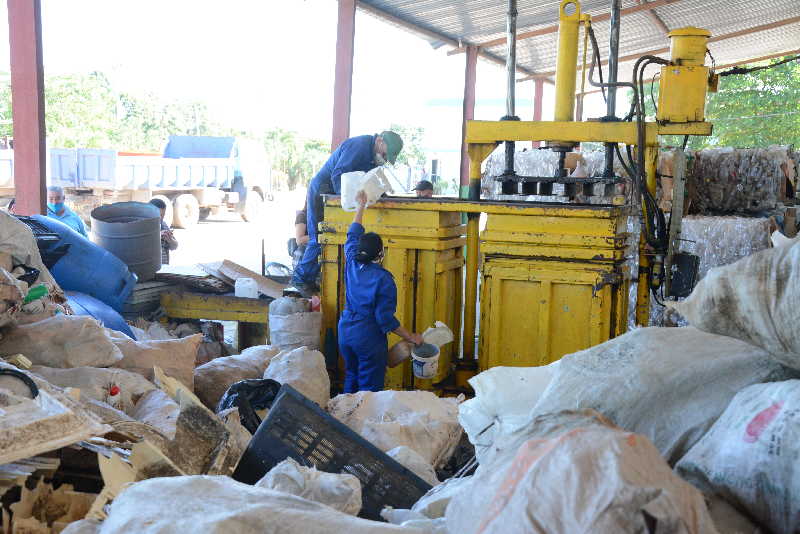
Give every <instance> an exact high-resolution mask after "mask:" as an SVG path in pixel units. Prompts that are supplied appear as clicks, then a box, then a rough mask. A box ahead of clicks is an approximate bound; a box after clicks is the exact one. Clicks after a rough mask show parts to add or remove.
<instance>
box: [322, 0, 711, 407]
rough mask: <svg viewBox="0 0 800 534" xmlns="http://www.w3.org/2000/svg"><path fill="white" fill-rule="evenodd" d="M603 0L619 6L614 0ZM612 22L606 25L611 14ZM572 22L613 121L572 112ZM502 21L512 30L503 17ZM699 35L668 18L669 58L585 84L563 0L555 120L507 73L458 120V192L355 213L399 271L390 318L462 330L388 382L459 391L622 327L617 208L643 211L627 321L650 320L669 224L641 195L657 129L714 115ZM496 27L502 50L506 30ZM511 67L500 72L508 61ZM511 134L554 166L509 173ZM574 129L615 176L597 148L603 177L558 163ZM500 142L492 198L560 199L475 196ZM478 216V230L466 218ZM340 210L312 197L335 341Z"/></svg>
mask: <svg viewBox="0 0 800 534" xmlns="http://www.w3.org/2000/svg"><path fill="white" fill-rule="evenodd" d="M615 3H616V5H617V14H618V5H619V4H618V0H615ZM509 4H510V6H509V7H510V8H509V13H516V6H515V0H509ZM616 20H617V25H618V21H619V17H618V16H617V17H616ZM613 21H614V16H613V14H612V23H613ZM581 26H582V27H583V32H584V35H585V38H584V46H585V47H586V46H587V44H586V43H587V42H589V41H590V39H588V37H591V42H592V43H593V45H592V48H593V52H592V53H591V57H592V58H593V59H592V68H591V70H590V73H589V81H590V82H591V83H593V85H595V86H602V87H603V89H604V90H606V89H607V90H608V91H609V97H611V96H612V89H614V90H615V89H616V88H617V87H628V88H630V89H631V90H632V91H633V94H634V98H633V104H632V106H631V112H630V113H629V114H628V116H627V117H625V118H623V119H616V118H615V117H613V111H611V112H610V113H609V115H610V116H609V117H606V118H604V119H602V120H594V121H591V120H590V121H585V122H578V121H575V120H574V108H575V98H576V95H575V93H576V83H577V79H578V74H577V73H578V52H579V48H580V33H581ZM509 27H510V28H512V29H514V30H515V28H516V25H515V24H513V25H511V24H509ZM617 30H618V27H617ZM709 36H710V34H709V32H707V31H706V30H702V29H698V28H683V29H680V30H676V31H673V32H671V33H670V34H669V38H670V41H671V57H670V59H669V60H665V59H662V58H658V57H653V56H644V57H643V58H640V59H639V60H638V61H637V62H636V65H635V66H634V71H633V73H634V79H633V81H632V82H617V81H616V73H614V74H613V77H611V80H612V81H611V82H608V83H605V84H602V83H598V82H594V81H593V79H592V73H591V71H593V70H594V68H595V66H597V65H596V64H597V63H599V52H596V50H597V46H596V41H595V38H594V34H593V32H592V29H591V17H590V16H589V15H587V14H584V13H582V12H581V6H580V3H579V2H578V1H577V0H563V1H562V2H561V4H560V29H559V49H558V62H557V74H556V101H555V114H554V118H555V120H554V121H534V122H531V121H520V120H518V119H517V118H516V117H514V116H513V88H512V87H511V85H512V84H511V83H510V84H509V86H510V88H509V90H510V92H511V94H512V98H510V99H509V101H510V107H511V109H510V110H509V111H510V112H509V113H508V116H507V117H504V118H503V120H499V121H469V122H468V123H467V127H466V142H467V147H468V155H469V162H470V192H469V198H468V199H462V200H456V199H432V200H424V199H394V198H392V199H385V200H383V201H381V202H379V203H378V204H376V205H375V206H374V207H372V208H370V209H369V210H367V212H366V217H365V226H366V227H367V228H368V229H369V230H372V231H375V232H378V233H380V234H381V235H382V236H383V238H384V244H385V246H386V247H387V251H386V260H385V261H384V267H386V268H387V269H389V270H390V271H391V272H392V274H393V275H394V276H395V280H396V282H397V287H398V318H399V319H400V321H401V322H402V323H403V324H404V325H406V326H408V327H410V328H413V329H414V330H417V331H420V330H423V329H425V328H426V327H428V326H430V325H432V324H433V322H434V321H436V320H441V321H444V322H445V323H447V324H449V325H450V326H451V327H452V328H453V330H454V331H455V332H458V333H459V334H460V337H461V343H460V344H459V343H457V342H456V343H453V344H452V345H451V346H450V347H448V348H447V349H446V350H445V351H444V352H443V353H442V356H441V358H440V366H439V374H438V375H437V376H436V377H435V378H434V379H433V380H419V379H416V378H415V377H414V376H413V375H412V373H411V372H410V369H409V367H408V366H405V367H402V366H401V367H398V368H396V369H392V370H390V372H389V374H388V375H387V387H391V388H397V389H400V388H423V389H434V390H440V391H445V392H447V391H459V390H464V389H466V388H467V384H466V380H467V379H468V378H469V377H471V376H473V375H474V374H475V373H476V372H479V371H482V370H485V369H488V368H490V367H493V366H497V365H507V366H508V365H510V366H532V365H545V364H547V363H550V362H552V361H555V360H557V359H559V358H560V357H561V356H563V355H565V354H569V353H571V352H575V351H578V350H581V349H585V348H588V347H590V346H593V345H596V344H598V343H602V342H603V341H606V340H608V339H610V338H612V337H614V336H617V335H619V334H621V333H623V332H625V330H626V326H627V315H628V302H629V297H628V293H629V279H630V273H628V272H626V269H625V248H626V245H627V244H628V242H629V240H630V239H631V237H630V232H629V228H628V222H629V217H630V216H631V215H633V216H636V219H634V220H635V221H636V224H639V223H640V221H641V238H640V242H639V247H638V250H639V261H638V279H637V281H638V289H637V298H636V313H635V316H636V321H637V324H640V325H646V324H647V323H648V319H649V313H650V295H651V292H652V291H654V290H657V289H658V288H659V287H660V286H661V285H662V283H663V281H664V279H665V274H664V265H665V264H666V265H671V264H672V262H671V260H672V258H671V253H672V245H673V244H674V243H670V239H673V238H674V232H673V233H670V232H669V227H668V225H667V223H666V218H665V216H664V214H663V213H661V212H660V210H659V208H658V205H657V203H656V202H655V193H656V165H657V158H658V137H659V136H660V135H681V136H689V135H710V134H711V128H712V126H711V124H709V123H707V122H705V120H704V108H705V100H706V93H707V91H708V89H709V87H712V88H713V86H714V80H715V76H714V74H713V73H712V72H710V71H709V69H708V68H707V67H705V66H704V60H705V55H706V53H707V49H706V43H707V40H708V38H709ZM509 41H510V42H511V43H512V45H511V46H510V47H509V48H510V51H509V57H510V58H512V61H513V57H514V52H513V49H512V48H513V36H512V32H510V34H509ZM614 52H616V51H614ZM586 55H587V53H584V64H583V69H582V70H581V72H582V76H583V77H586V72H587V69H586V67H587V65H586V59H585V58H586ZM614 63H616V61H614ZM654 63H655V64H658V65H660V67H661V71H660V82H659V84H660V86H659V97H658V110H657V114H656V121H654V122H653V121H650V122H648V121H646V120H645V117H644V94H643V93H644V84H643V81H642V80H643V74H642V73H643V72H644V69H645V67H647V66H648V65H650V64H654ZM509 71H510V72H511V76H512V77H513V72H514V71H513V69H509ZM510 79H513V78H510ZM518 141H544V142H545V143H546V147H547V148H548V149H550V150H553V151H555V152H557V153H558V154H559V161H560V163H559V168H558V170H557V171H556V173H555V175H554V176H519V175H517V174H516V173H515V172H514V168H513V150H514V148H513V143H514V142H518ZM582 142H600V143H604V144H605V147H606V150H607V153H606V157H607V158H608V154H609V153H613V154H614V155H616V157H617V158H618V159H617V161H618V162H620V163H621V164H622V166H623V167H624V168H625V171H626V174H627V176H617V175H614V173H613V167H612V165H610V164H609V163H608V162H607V164H606V169H607V172H606V173H605V174H604V175H602V176H593V177H588V178H585V177H570V176H567V170H566V168H565V165H564V161H565V159H566V158H565V156H566V154H567V153H568V152H570V151H572V150H574V149H575V148H577V147H578V146H579V144H580V143H582ZM500 143H505V144H506V151H507V152H506V154H507V156H508V155H509V154H510V158H508V159H507V165H506V169H507V170H506V171H505V173H504V174H503V175H502V176H500V177H498V181H500V182H501V188H502V192H503V193H504V195H505V196H504V198H509V197H508V195H519V197H520V198H524V197H527V196H529V195H538V197H537V198H545V199H547V198H549V197H552V196H553V194H554V190H555V189H554V188H555V187H556V186H557V187H558V188H560V189H563V194H562V195H561V198H558V199H556V198H553V200H558V202H528V201H524V200H520V201H502V202H499V201H486V200H481V198H480V187H481V164H482V162H483V161H484V160H485V159H486V158H487V157H488V156H489V155H490V154H491V153H492V152H493V151H494V150H495V148H496V147H497V146H498V145H499V144H500ZM612 157H613V156H612ZM609 169H612V172H610V173H609V172H608V170H609ZM595 187H601V188H603V189H604V195H602V198H603V199H604V200H607V202H606V203H597V202H586V196H587V195H591V194H592V192H593V191H594V190H595V189H594V188H595ZM623 188H628V189H627V193H626V192H625V191H624V190H623ZM461 214H466V215H467V219H466V225H463V224H461V222H462V218H461V217H462V215H461ZM481 214H484V217H485V229H484V230H483V231H482V232H479V221H480V219H481ZM349 222H350V214H347V213H345V212H343V211H342V210H341V208H340V205H339V201H338V199H337V198H335V197H330V198H328V199H326V205H325V222H324V223H321V233H320V241H321V243H322V244H323V257H322V262H323V265H322V273H323V281H322V306H323V313H324V317H325V325H324V331H323V336H324V339H325V340H326V342H325V346H326V349H327V350H328V351H331V350H335V333H336V322H337V320H338V315H339V312H340V311H341V310H342V308H343V306H344V291H343V276H342V268H343V263H344V255H343V251H342V245H343V243H344V239H345V233H346V230H347V225H348V224H349ZM667 278H669V277H668V276H667ZM462 281H463V286H462ZM462 287H463V289H462ZM479 296H480V299H479ZM478 318H480V320H478ZM476 334H479V336H478V337H479V340H478V342H477V343H476ZM331 336H333V337H331ZM393 341H397V340H390V343H391V342H393ZM476 349H477V353H476Z"/></svg>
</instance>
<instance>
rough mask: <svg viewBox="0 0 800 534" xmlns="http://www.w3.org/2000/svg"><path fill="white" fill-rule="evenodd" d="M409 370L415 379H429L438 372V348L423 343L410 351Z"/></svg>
mask: <svg viewBox="0 0 800 534" xmlns="http://www.w3.org/2000/svg"><path fill="white" fill-rule="evenodd" d="M411 359H412V362H411V369H412V370H413V371H414V376H416V377H417V378H423V379H426V380H427V379H431V378H433V377H434V376H436V371H438V370H439V347H437V346H436V345H431V344H430V343H423V344H422V345H420V346H418V347H414V348H413V349H412V350H411Z"/></svg>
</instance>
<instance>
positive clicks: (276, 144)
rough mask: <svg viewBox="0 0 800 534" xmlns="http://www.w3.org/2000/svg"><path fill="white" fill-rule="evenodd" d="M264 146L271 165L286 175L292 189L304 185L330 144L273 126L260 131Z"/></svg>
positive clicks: (316, 168)
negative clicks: (262, 131)
mask: <svg viewBox="0 0 800 534" xmlns="http://www.w3.org/2000/svg"><path fill="white" fill-rule="evenodd" d="M264 146H265V147H266V149H267V154H268V155H269V156H270V158H271V159H272V166H273V168H274V169H275V170H277V171H278V173H279V174H283V175H284V176H285V177H286V182H287V183H286V185H287V186H288V188H289V189H294V188H295V187H297V186H298V185H308V183H309V182H310V181H311V178H313V176H314V174H316V172H317V171H318V170H319V169H320V168H321V167H322V165H323V164H324V163H325V161H326V160H327V159H328V156H330V151H331V147H330V144H329V143H327V142H325V141H320V140H318V139H307V138H303V137H301V136H300V135H299V134H298V133H297V132H293V131H289V130H284V129H282V128H273V129H271V130H268V131H267V132H266V133H265V134H264Z"/></svg>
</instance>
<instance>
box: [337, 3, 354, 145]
mask: <svg viewBox="0 0 800 534" xmlns="http://www.w3.org/2000/svg"><path fill="white" fill-rule="evenodd" d="M355 32H356V0H339V22H338V25H337V27H336V78H335V80H334V82H333V134H332V136H331V150H336V147H338V146H339V145H340V144H341V143H342V142H343V141H344V140H345V139H347V138H348V137H350V97H351V94H352V91H353V49H354V41H355Z"/></svg>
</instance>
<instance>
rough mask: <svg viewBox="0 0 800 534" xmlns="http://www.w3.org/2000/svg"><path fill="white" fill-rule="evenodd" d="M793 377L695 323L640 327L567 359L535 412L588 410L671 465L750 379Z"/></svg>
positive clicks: (768, 359) (764, 356)
mask: <svg viewBox="0 0 800 534" xmlns="http://www.w3.org/2000/svg"><path fill="white" fill-rule="evenodd" d="M797 375H798V373H797V372H796V371H792V370H791V369H788V368H786V367H783V366H782V365H780V364H779V363H778V362H776V361H775V360H774V359H773V358H772V357H770V355H769V354H767V353H766V352H765V351H764V350H762V349H759V348H758V347H754V346H752V345H748V344H747V343H744V342H742V341H739V340H738V339H733V338H730V337H723V336H717V335H714V334H709V333H706V332H701V331H700V330H697V329H696V328H692V327H684V328H655V327H651V328H639V329H636V330H633V331H631V332H628V333H627V334H625V335H622V336H620V337H617V338H615V339H612V340H610V341H607V342H605V343H603V344H601V345H597V346H595V347H592V348H590V349H587V350H584V351H581V352H576V353H574V354H569V355H567V356H564V357H563V358H562V359H561V361H560V362H559V364H558V366H557V367H556V368H555V373H554V375H553V379H552V381H551V382H550V384H549V385H548V386H547V389H546V390H545V391H544V392H543V393H542V396H541V398H540V399H539V402H538V403H537V404H536V406H535V407H534V409H533V412H532V416H536V415H541V414H547V413H554V412H558V411H561V410H582V409H587V408H591V409H594V410H597V411H598V412H600V413H602V414H603V415H604V416H606V417H608V418H609V419H610V420H611V422H612V423H614V424H616V425H617V426H619V427H621V428H623V429H625V430H628V431H630V432H636V433H637V434H642V435H644V436H646V437H647V438H648V439H650V440H651V441H652V442H653V444H655V446H656V447H658V450H660V451H661V454H662V455H663V456H664V457H665V458H666V460H667V462H669V463H670V465H673V464H674V463H675V462H677V461H678V460H679V459H680V458H681V457H682V456H683V455H684V454H686V452H688V450H689V449H690V448H691V447H692V445H694V444H695V443H697V441H698V440H699V439H700V438H701V437H702V436H703V435H704V434H705V433H706V432H707V431H708V429H709V428H711V425H712V424H713V423H714V421H715V420H716V419H717V417H719V416H720V414H722V412H723V411H724V410H725V407H726V406H727V405H728V403H729V402H730V400H731V399H732V398H733V397H734V395H736V393H738V392H739V391H741V389H742V388H745V387H747V386H749V385H751V384H757V383H760V382H771V381H777V380H786V379H788V378H794V377H796V376H797Z"/></svg>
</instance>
